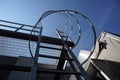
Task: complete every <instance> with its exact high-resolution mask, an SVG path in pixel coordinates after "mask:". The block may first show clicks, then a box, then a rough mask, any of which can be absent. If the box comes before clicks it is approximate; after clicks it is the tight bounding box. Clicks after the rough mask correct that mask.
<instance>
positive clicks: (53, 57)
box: [39, 54, 73, 60]
mask: <svg viewBox="0 0 120 80" xmlns="http://www.w3.org/2000/svg"><path fill="white" fill-rule="evenodd" d="M39 57H45V58H52V59H63V60H73V59H70V58H62V57H57V56H50V55H43V54H39Z"/></svg>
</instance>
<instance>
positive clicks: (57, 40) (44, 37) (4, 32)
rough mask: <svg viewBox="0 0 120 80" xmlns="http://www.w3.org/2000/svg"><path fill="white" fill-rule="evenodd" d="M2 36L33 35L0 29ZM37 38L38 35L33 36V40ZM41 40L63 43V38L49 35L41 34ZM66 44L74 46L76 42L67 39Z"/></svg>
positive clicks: (23, 36) (18, 37)
mask: <svg viewBox="0 0 120 80" xmlns="http://www.w3.org/2000/svg"><path fill="white" fill-rule="evenodd" d="M0 36H6V37H11V38H17V39H24V40H29V39H30V36H31V35H30V34H25V33H20V32H13V31H8V30H3V29H0ZM37 39H38V38H37V36H35V35H32V36H31V41H37ZM41 42H42V43H48V44H54V45H63V43H62V40H61V39H58V38H53V37H47V36H41ZM66 44H67V45H68V46H70V47H73V46H74V43H72V42H70V41H66Z"/></svg>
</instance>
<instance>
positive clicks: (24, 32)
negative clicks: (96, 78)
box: [0, 11, 90, 80]
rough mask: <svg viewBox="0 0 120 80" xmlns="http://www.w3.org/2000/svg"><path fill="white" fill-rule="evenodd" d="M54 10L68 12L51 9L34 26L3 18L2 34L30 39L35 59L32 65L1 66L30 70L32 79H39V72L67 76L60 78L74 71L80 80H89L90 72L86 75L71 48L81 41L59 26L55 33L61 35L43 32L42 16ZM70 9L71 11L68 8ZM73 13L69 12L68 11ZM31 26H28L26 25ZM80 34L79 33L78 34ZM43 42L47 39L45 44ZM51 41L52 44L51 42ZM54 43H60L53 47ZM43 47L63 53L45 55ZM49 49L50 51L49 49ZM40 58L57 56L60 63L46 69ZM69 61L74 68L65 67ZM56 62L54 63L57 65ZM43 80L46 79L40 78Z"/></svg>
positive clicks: (31, 54) (6, 68)
mask: <svg viewBox="0 0 120 80" xmlns="http://www.w3.org/2000/svg"><path fill="white" fill-rule="evenodd" d="M54 12H65V11H48V12H46V13H45V14H43V15H42V16H41V18H40V19H39V20H38V22H37V23H36V25H35V26H30V25H25V24H19V23H15V22H10V21H4V20H0V22H2V23H0V26H1V29H0V36H4V37H10V38H15V39H16V38H17V39H21V40H26V41H28V44H29V51H30V56H31V57H29V58H30V59H32V64H33V65H32V66H29V67H26V66H19V65H18V66H17V65H8V64H7V65H6V64H2V65H0V69H4V70H15V71H26V72H30V76H29V80H39V74H41V73H45V74H48V73H49V74H54V75H53V77H54V78H53V80H66V79H61V76H62V75H71V74H72V75H75V76H76V79H77V80H90V78H89V76H88V75H87V73H86V71H85V70H84V69H83V67H82V65H81V64H80V62H79V61H78V59H77V58H76V56H75V55H74V53H73V52H72V48H73V47H74V46H75V45H76V44H77V43H78V41H77V42H76V43H75V42H73V41H72V40H71V39H70V36H69V35H68V34H66V33H65V32H63V31H61V30H60V29H56V33H57V36H58V38H53V37H47V36H43V35H42V30H43V27H42V26H41V25H40V24H39V23H40V22H41V20H42V19H43V18H45V17H46V16H48V15H50V14H52V13H54ZM67 12H68V11H67ZM69 14H70V13H69ZM27 27H28V28H27ZM79 36H80V35H79ZM78 40H79V39H78ZM32 42H35V43H36V46H35V51H34V52H32V50H31V49H32V48H31V43H32ZM42 43H44V44H45V45H44V44H43V45H42ZM49 45H50V46H49ZM51 45H55V46H60V47H59V48H58V47H54V46H51ZM41 48H43V49H49V50H51V51H52V50H55V51H58V52H59V53H60V54H59V56H54V55H46V54H41ZM49 53H50V51H49ZM40 58H45V59H47V58H50V59H55V60H57V65H56V68H55V69H43V68H40V67H39V66H38V65H40V62H41V61H39V59H40ZM67 63H69V64H70V65H69V67H70V68H71V69H72V70H71V71H66V68H67V67H68V66H67ZM54 66H55V65H54ZM40 80H44V79H40Z"/></svg>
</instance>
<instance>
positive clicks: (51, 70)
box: [37, 69, 81, 75]
mask: <svg viewBox="0 0 120 80" xmlns="http://www.w3.org/2000/svg"><path fill="white" fill-rule="evenodd" d="M37 72H38V73H53V74H74V75H81V73H80V72H73V71H60V70H55V69H37Z"/></svg>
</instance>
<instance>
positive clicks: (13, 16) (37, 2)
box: [0, 0, 120, 53]
mask: <svg viewBox="0 0 120 80" xmlns="http://www.w3.org/2000/svg"><path fill="white" fill-rule="evenodd" d="M60 9H62V10H63V9H67V10H76V11H78V12H81V13H83V14H85V15H86V16H87V17H88V18H89V19H90V20H91V21H92V22H93V24H94V26H95V29H96V31H97V34H98V33H99V32H100V31H101V30H104V31H109V32H112V33H116V34H119V35H120V0H0V19H2V20H8V21H13V22H18V23H24V24H29V25H35V23H36V22H37V20H38V19H39V17H40V16H41V15H42V14H43V13H44V12H45V11H47V10H60ZM78 52H79V47H77V49H76V53H78Z"/></svg>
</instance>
